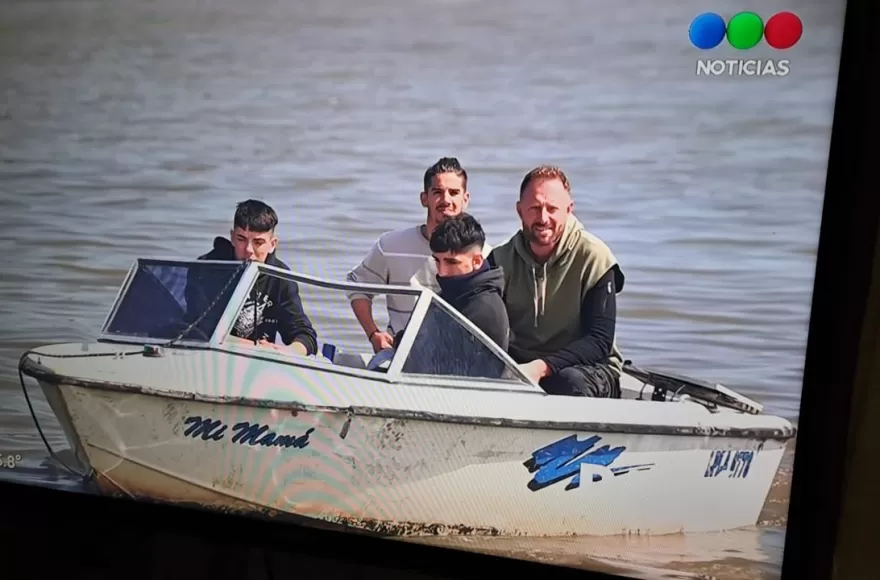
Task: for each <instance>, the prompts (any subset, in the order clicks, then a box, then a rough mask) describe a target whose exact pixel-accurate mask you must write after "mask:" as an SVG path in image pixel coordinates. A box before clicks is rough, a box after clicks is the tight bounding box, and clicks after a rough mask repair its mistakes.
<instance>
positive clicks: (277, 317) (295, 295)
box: [186, 237, 318, 354]
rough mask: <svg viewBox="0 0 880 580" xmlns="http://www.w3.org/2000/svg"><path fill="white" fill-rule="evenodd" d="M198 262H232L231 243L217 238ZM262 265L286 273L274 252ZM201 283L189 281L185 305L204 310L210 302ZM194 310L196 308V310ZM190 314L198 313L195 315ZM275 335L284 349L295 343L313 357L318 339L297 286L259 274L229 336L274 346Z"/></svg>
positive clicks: (202, 282)
mask: <svg viewBox="0 0 880 580" xmlns="http://www.w3.org/2000/svg"><path fill="white" fill-rule="evenodd" d="M198 259H199V260H228V261H236V258H235V249H234V248H233V246H232V242H230V241H229V240H227V239H226V238H222V237H217V238H215V239H214V249H213V250H211V251H210V252H208V253H207V254H203V255H201V256H199V257H198ZM266 264H267V265H269V266H275V267H278V268H284V269H285V270H290V268H289V267H288V266H287V264H285V263H284V262H282V261H281V260H279V259H278V258H277V257H276V256H275V253H274V252H273V253H271V254H269V256H267V258H266ZM204 282H205V281H204V280H202V281H201V283H200V284H198V285H195V284H193V283H192V281H190V282H189V283H188V284H187V290H186V293H187V303H188V305H192V306H195V305H199V306H201V307H202V309H204V308H207V306H208V305H209V304H210V302H211V301H212V300H213V298H212V297H208V294H211V293H210V292H204V290H203V289H204V287H205V283H204ZM208 286H209V287H210V288H213V287H214V284H212V283H209V284H208ZM200 290H201V291H200ZM219 290H220V288H217V291H219ZM206 298H207V299H208V300H207V302H206ZM198 308H199V307H198V306H196V309H198ZM194 314H195V315H199V314H201V313H200V312H195V313H194ZM276 333H277V334H280V335H281V340H282V342H284V344H286V345H290V344H292V343H293V342H294V341H296V342H299V343H301V344H302V345H303V346H305V347H306V352H307V353H308V354H315V353H316V352H317V351H318V335H317V333H316V332H315V329H314V327H313V326H312V322H311V320H309V317H308V316H307V315H306V313H305V312H304V311H303V306H302V300H301V299H300V297H299V286H298V285H297V283H296V282H294V281H293V280H284V279H281V278H278V277H275V276H270V275H266V274H262V275H260V276H259V277H258V278H257V281H256V282H255V283H254V287H253V288H252V289H251V293H250V295H249V296H248V298H247V300H246V301H245V304H244V306H243V307H242V309H241V313H240V314H239V316H238V319H237V320H236V321H235V325H234V326H233V328H232V332H231V334H232V335H233V336H237V337H239V338H245V339H248V340H254V341H258V340H261V339H266V340H268V341H269V342H275V335H276Z"/></svg>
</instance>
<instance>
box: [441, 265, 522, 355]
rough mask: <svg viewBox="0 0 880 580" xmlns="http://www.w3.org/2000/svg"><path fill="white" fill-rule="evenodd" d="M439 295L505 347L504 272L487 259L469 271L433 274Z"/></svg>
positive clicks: (506, 337)
mask: <svg viewBox="0 0 880 580" xmlns="http://www.w3.org/2000/svg"><path fill="white" fill-rule="evenodd" d="M437 284H438V285H439V287H440V297H441V298H443V300H445V301H446V302H448V303H449V305H450V306H452V307H453V308H455V309H456V310H458V311H459V312H460V313H461V314H462V315H463V316H464V317H465V318H467V319H468V320H470V321H471V322H473V323H474V325H475V326H476V327H477V328H479V329H480V330H482V331H483V332H484V333H485V334H486V336H488V337H489V338H491V339H492V340H493V341H495V343H496V344H497V345H498V346H500V347H501V348H502V349H504V350H505V351H506V350H507V346H508V338H509V333H510V322H509V321H508V319H507V309H506V308H505V307H504V299H503V298H502V292H503V290H504V273H503V272H502V271H501V268H498V267H494V268H493V267H491V266H490V265H489V263H488V262H483V265H482V266H481V267H480V268H479V269H478V270H474V271H473V272H471V273H470V274H464V275H461V276H448V277H445V278H442V277H440V276H437Z"/></svg>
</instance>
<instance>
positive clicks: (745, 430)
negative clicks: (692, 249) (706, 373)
mask: <svg viewBox="0 0 880 580" xmlns="http://www.w3.org/2000/svg"><path fill="white" fill-rule="evenodd" d="M210 350H213V349H210ZM31 355H36V356H40V353H39V352H35V351H28V352H26V353H25V354H24V355H22V357H21V360H20V361H19V370H20V371H21V372H22V373H23V374H26V375H28V376H29V377H31V378H33V379H35V380H37V381H44V382H47V383H50V384H55V385H58V386H60V385H62V384H64V385H68V386H73V387H83V388H87V389H95V390H101V391H115V392H122V393H129V394H138V395H144V396H154V397H160V398H166V399H176V400H185V401H197V402H201V403H209V404H221V405H240V406H244V407H254V408H262V409H278V410H283V411H297V412H304V413H332V414H342V415H348V416H349V417H352V416H363V417H382V418H387V419H398V420H410V421H412V420H415V421H432V422H441V423H452V424H460V425H479V426H488V427H511V428H517V429H523V428H529V429H544V430H553V431H577V432H585V431H589V432H598V433H620V434H625V435H673V436H689V437H724V438H731V439H758V440H762V441H766V440H775V441H782V442H785V441H788V440H790V439H793V438H794V437H795V436H796V435H797V427H795V426H794V425H791V424H789V426H788V427H787V428H772V427H757V428H749V427H710V426H692V425H688V426H681V425H645V424H643V423H639V424H633V423H597V422H580V421H547V420H538V419H508V418H500V417H498V418H493V417H480V416H473V415H470V416H468V415H450V414H446V413H434V412H430V411H409V410H404V409H387V408H380V407H355V406H347V407H343V406H335V405H311V404H305V403H299V402H296V401H278V400H274V399H255V398H251V397H243V396H229V395H207V394H201V393H193V392H184V391H174V390H161V391H160V390H156V389H152V388H149V387H145V386H142V385H134V384H130V383H121V382H113V381H107V380H100V379H83V378H76V377H70V376H66V375H63V374H59V373H56V372H54V371H52V370H51V369H49V368H48V367H46V366H45V365H43V364H42V363H39V362H36V361H34V360H32V359H31V358H30V357H31ZM46 356H49V357H51V356H52V355H51V354H47V355H46ZM492 390H496V389H492ZM504 392H505V393H514V394H523V395H539V396H540V394H539V393H532V392H529V391H504ZM545 396H553V395H545ZM670 404H676V403H670ZM677 404H681V403H677ZM738 414H743V415H748V414H747V413H738Z"/></svg>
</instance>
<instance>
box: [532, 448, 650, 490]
mask: <svg viewBox="0 0 880 580" xmlns="http://www.w3.org/2000/svg"><path fill="white" fill-rule="evenodd" d="M601 440H602V438H601V437H600V436H598V435H593V436H592V437H588V438H587V439H585V440H583V441H578V438H577V435H569V436H568V437H565V438H563V439H560V440H558V441H555V442H553V443H551V444H549V445H546V446H544V447H541V448H540V449H537V450H535V451H533V452H532V457H531V459H528V460H527V461H526V462H525V463H523V465H524V466H525V468H526V469H528V470H529V473H534V474H535V475H534V477H533V478H532V480H531V481H529V483H528V485H527V487H528V488H529V489H530V490H532V491H538V490H540V489H544V488H545V487H548V486H551V485H553V484H554V483H557V482H559V481H562V480H563V479H568V478H571V481H570V482H569V483H568V484H567V485H566V486H565V490H566V491H568V490H572V489H576V488H578V487H580V485H581V467H582V466H585V465H593V466H600V467H605V468H608V469H609V471H610V472H611V473H612V474H613V475H614V476H618V475H624V474H626V473H629V472H630V471H646V470H648V469H650V468H651V467H653V465H654V464H653V463H643V464H639V465H627V466H621V467H609V466H610V465H611V464H612V463H614V461H615V460H617V458H618V457H620V455H621V454H622V453H623V452H624V451H625V450H626V447H623V446H621V447H615V448H613V449H612V448H611V447H610V446H608V445H603V446H602V447H599V448H597V449H593V447H594V446H595V445H596V443H598V442H599V441H601ZM591 449H592V451H590V450H591ZM592 481H594V482H595V481H602V475H601V474H600V473H596V472H594V473H593V474H592Z"/></svg>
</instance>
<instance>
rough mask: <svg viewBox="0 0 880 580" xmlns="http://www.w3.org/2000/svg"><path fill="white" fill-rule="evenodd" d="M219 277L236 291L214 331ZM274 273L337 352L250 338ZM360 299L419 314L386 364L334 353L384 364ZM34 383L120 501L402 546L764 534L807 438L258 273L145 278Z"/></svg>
mask: <svg viewBox="0 0 880 580" xmlns="http://www.w3.org/2000/svg"><path fill="white" fill-rule="evenodd" d="M199 272H201V274H199V275H202V274H205V275H206V276H207V274H206V273H208V274H210V276H209V277H212V278H211V279H213V280H215V281H216V280H218V279H220V278H222V279H223V280H224V284H223V287H222V288H215V291H214V293H213V294H212V295H213V296H215V300H214V301H213V302H214V303H213V304H212V305H211V306H212V307H211V308H208V309H203V310H204V312H202V313H201V315H200V316H199V317H198V318H195V319H193V317H192V313H189V314H188V313H187V308H188V306H187V304H186V299H185V292H184V291H183V288H184V286H185V285H186V284H187V282H186V280H187V277H188V276H192V275H193V273H199ZM259 276H275V277H279V278H283V279H286V280H290V281H295V282H296V283H297V284H298V287H299V291H300V294H301V295H302V297H303V304H304V306H305V309H306V311H307V312H308V313H309V315H310V316H311V317H312V320H313V322H314V323H315V327H316V329H317V332H318V335H319V340H321V345H322V347H323V352H324V353H325V354H326V355H328V356H323V355H318V356H300V355H298V354H295V353H292V352H286V351H284V350H273V349H267V348H265V347H258V346H256V345H254V344H253V343H252V342H247V341H242V340H240V339H235V338H234V337H232V336H230V331H231V329H232V328H233V324H234V322H235V321H236V320H237V318H238V317H239V315H240V314H241V313H242V312H243V307H244V304H245V302H246V299H247V297H248V296H249V295H250V293H251V288H252V287H253V284H254V283H255V281H256V280H257V278H258V277H259ZM203 278H204V277H203ZM205 279H206V278H205ZM351 291H360V292H376V293H379V292H382V293H385V294H388V293H401V294H407V295H409V296H411V297H412V299H413V300H414V301H415V307H414V310H413V313H412V316H411V318H410V323H409V326H408V327H407V331H406V333H405V335H404V337H403V339H402V341H401V342H400V344H399V345H398V346H397V349H396V351H395V352H394V356H393V358H391V360H390V364H388V365H385V366H384V367H383V366H378V367H377V365H375V364H369V363H370V360H371V358H372V353H371V352H370V353H368V354H360V353H357V352H354V351H353V350H352V348H348V349H344V348H343V345H342V343H343V342H344V340H343V339H340V341H341V342H340V341H337V342H331V338H329V337H331V336H334V333H336V334H337V335H339V336H349V337H352V336H355V337H358V338H359V340H360V342H361V343H362V345H363V346H364V347H366V349H367V350H369V346H368V345H367V343H366V341H364V340H363V334H362V333H358V332H357V331H359V328H357V327H356V326H354V325H356V322H354V321H353V318H354V317H353V315H351V314H350V309H349V307H348V300H347V299H346V297H345V292H351ZM319 292H329V293H335V300H336V301H337V304H336V306H335V308H331V307H330V303H329V301H328V300H329V299H326V298H319V297H318V293H319ZM209 312H210V314H209ZM323 312H335V313H336V314H335V315H333V316H335V318H334V317H333V316H330V315H328V319H329V322H326V323H322V322H321V317H320V316H318V314H321V313H323ZM347 319H351V322H352V326H351V328H352V331H351V332H350V333H349V334H348V335H345V333H344V332H342V331H341V330H340V328H341V326H342V325H343V322H344V321H346V320H347ZM334 340H335V339H334ZM350 342H351V343H352V344H353V345H355V347H354V348H356V347H357V346H360V345H358V344H357V341H356V340H355V339H352V340H351V341H350ZM334 351H335V352H334ZM20 370H21V371H22V372H23V373H24V374H25V375H28V376H30V377H33V378H35V379H36V380H37V381H38V382H39V384H40V385H41V388H42V390H43V392H44V394H45V395H46V397H47V398H48V401H49V403H50V405H51V408H52V410H53V412H54V413H55V415H56V416H57V418H58V419H59V421H60V423H61V426H62V428H63V429H64V432H65V434H66V437H67V439H68V440H69V441H70V443H71V447H72V449H73V450H74V451H75V454H76V456H77V457H78V458H79V461H80V462H81V463H83V465H86V466H88V467H89V468H90V470H91V473H92V474H93V476H94V478H95V480H96V482H97V484H98V487H99V488H100V489H101V490H102V492H105V493H110V494H121V495H125V496H130V497H134V498H139V499H145V500H153V501H167V502H183V503H191V504H197V505H199V506H203V507H209V508H214V509H220V510H234V511H237V512H242V511H243V512H249V513H253V514H266V515H271V516H282V515H289V516H299V517H302V518H308V519H311V520H314V522H315V523H327V522H330V523H333V524H342V525H344V526H349V527H353V528H359V529H362V530H371V531H374V532H380V533H384V534H390V535H419V534H445V533H448V534H454V533H471V534H492V535H527V536H558V535H580V534H585V535H613V534H664V533H679V532H692V531H693V532H697V531H711V530H724V529H730V528H737V527H743V526H751V525H754V524H755V523H756V521H757V519H758V517H759V513H760V512H761V509H762V506H763V504H764V501H765V499H766V496H767V494H768V492H769V489H770V486H771V483H772V481H773V478H774V475H775V473H776V470H777V469H778V467H779V464H780V460H781V458H782V455H783V451H784V445H785V442H786V441H787V440H788V439H790V438H792V437H793V436H794V434H795V428H794V427H793V426H792V425H791V423H790V422H789V421H787V420H786V419H784V418H781V417H776V416H770V415H766V414H764V413H763V408H762V406H761V405H760V404H758V403H756V402H754V401H751V400H749V399H747V398H746V397H744V396H742V395H739V394H737V393H735V392H733V391H731V390H730V389H727V388H725V387H723V386H720V385H711V384H708V383H703V382H700V381H697V380H693V379H688V378H683V377H676V376H671V375H667V374H663V373H656V372H651V371H647V370H642V369H638V368H636V367H633V366H631V365H629V366H626V367H625V371H624V373H623V375H622V378H621V389H622V398H621V399H590V398H582V397H562V396H553V395H547V394H545V393H544V392H543V391H542V390H541V389H540V387H539V386H538V385H536V384H535V383H534V382H532V381H531V380H530V379H528V378H527V377H526V376H524V375H523V374H522V373H521V372H520V371H519V369H518V367H517V366H516V364H515V363H514V361H513V360H512V359H511V358H510V357H509V356H508V355H507V354H506V353H505V352H504V351H503V350H502V349H500V348H499V347H498V346H497V345H495V344H494V343H493V342H492V341H491V340H490V339H489V338H487V337H486V336H485V335H484V334H483V333H482V332H481V331H480V330H479V329H478V328H476V327H475V326H473V325H472V324H470V322H469V321H468V320H467V319H465V318H464V317H462V316H461V315H460V314H459V313H458V312H456V311H455V310H453V309H452V308H451V307H449V305H448V304H446V303H445V302H444V301H443V300H442V299H441V298H439V297H438V296H437V295H436V294H434V293H433V292H432V291H431V290H428V289H424V288H416V287H385V286H382V287H376V286H370V285H360V284H352V283H344V282H333V281H328V280H323V279H318V278H314V277H310V276H305V275H300V274H295V273H292V272H289V271H287V270H282V269H278V268H274V267H272V266H266V265H264V264H258V263H251V262H246V263H241V264H239V263H231V262H212V261H196V260H159V259H140V260H137V261H136V262H135V264H134V265H133V266H132V268H131V270H130V272H129V274H128V276H127V277H126V279H125V281H124V283H123V285H122V287H121V289H120V292H119V294H118V296H117V298H116V301H115V303H114V304H113V307H112V309H111V311H110V313H109V315H108V317H107V319H106V321H105V324H104V327H103V329H102V332H101V334H100V336H99V338H98V339H97V340H96V341H94V342H87V343H73V344H57V345H51V346H44V347H40V348H36V349H33V350H30V351H28V352H26V353H25V354H24V355H23V356H22V358H21V362H20Z"/></svg>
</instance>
